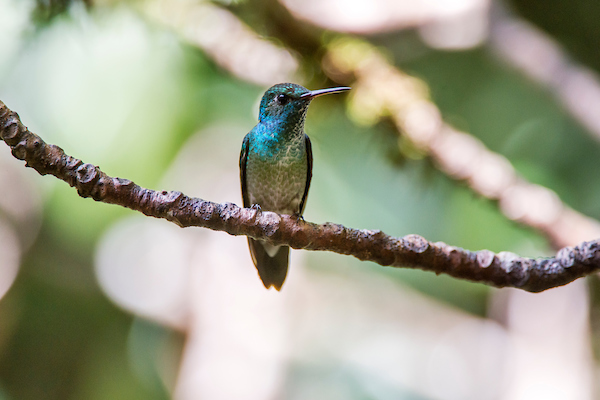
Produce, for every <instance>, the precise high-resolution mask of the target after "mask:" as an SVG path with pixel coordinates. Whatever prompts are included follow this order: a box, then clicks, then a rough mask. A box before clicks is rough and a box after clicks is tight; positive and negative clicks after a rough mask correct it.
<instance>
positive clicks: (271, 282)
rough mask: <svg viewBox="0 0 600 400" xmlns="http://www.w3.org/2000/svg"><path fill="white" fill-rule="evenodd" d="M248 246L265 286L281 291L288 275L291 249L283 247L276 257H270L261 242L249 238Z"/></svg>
mask: <svg viewBox="0 0 600 400" xmlns="http://www.w3.org/2000/svg"><path fill="white" fill-rule="evenodd" d="M248 246H249V247H250V254H251V255H252V261H254V265H255V266H256V269H257V270H258V276H260V279H261V280H262V283H263V285H265V287H266V288H267V289H269V288H270V287H271V286H273V287H275V289H277V290H278V291H279V290H281V286H282V285H283V282H284V281H285V277H286V275H287V270H288V260H289V254H290V248H289V247H287V246H281V247H280V248H279V251H278V252H277V253H276V254H275V255H274V257H270V256H269V254H268V253H267V251H266V250H265V248H264V247H263V245H262V244H261V243H260V242H259V241H256V240H254V239H250V238H248Z"/></svg>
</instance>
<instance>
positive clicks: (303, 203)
mask: <svg viewBox="0 0 600 400" xmlns="http://www.w3.org/2000/svg"><path fill="white" fill-rule="evenodd" d="M304 142H305V144H306V167H307V168H306V186H304V194H303V195H302V200H300V207H299V208H300V210H299V212H298V215H300V216H301V215H302V213H304V207H306V198H307V197H308V189H309V188H310V180H311V179H312V167H313V155H312V145H311V144H310V138H309V137H308V135H304Z"/></svg>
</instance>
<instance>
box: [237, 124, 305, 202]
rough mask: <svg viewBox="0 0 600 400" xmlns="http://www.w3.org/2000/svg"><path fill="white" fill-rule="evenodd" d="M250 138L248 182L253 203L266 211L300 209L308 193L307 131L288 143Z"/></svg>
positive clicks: (247, 164)
mask: <svg viewBox="0 0 600 400" xmlns="http://www.w3.org/2000/svg"><path fill="white" fill-rule="evenodd" d="M253 139H254V138H251V139H250V142H249V143H248V144H249V148H248V160H247V162H246V186H247V191H248V195H249V200H250V203H251V204H259V205H260V206H261V209H262V210H264V211H274V212H277V213H282V214H294V213H298V212H299V211H300V210H299V205H300V201H301V200H302V196H303V195H304V188H305V186H306V176H307V169H308V160H307V155H306V143H305V139H304V135H298V137H297V138H294V139H293V140H290V141H288V142H287V143H285V144H283V143H278V142H276V141H272V142H268V141H267V142H265V141H262V142H261V143H256V141H255V140H253Z"/></svg>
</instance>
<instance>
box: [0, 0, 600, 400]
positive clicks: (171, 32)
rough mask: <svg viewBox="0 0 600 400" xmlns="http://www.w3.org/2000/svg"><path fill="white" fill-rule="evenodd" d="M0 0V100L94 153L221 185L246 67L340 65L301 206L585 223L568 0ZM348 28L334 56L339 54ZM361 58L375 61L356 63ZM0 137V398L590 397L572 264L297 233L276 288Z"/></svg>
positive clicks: (499, 230)
mask: <svg viewBox="0 0 600 400" xmlns="http://www.w3.org/2000/svg"><path fill="white" fill-rule="evenodd" d="M0 9H1V10H2V12H1V13H0V36H1V37H2V38H3V44H2V50H3V51H2V52H1V53H0V98H2V99H3V100H4V101H6V102H7V103H8V104H10V105H11V107H14V109H16V110H19V113H20V114H21V116H22V117H23V119H24V120H25V121H28V125H29V127H30V128H31V129H32V130H33V131H38V132H44V138H45V139H47V140H48V141H50V142H53V143H60V144H61V146H62V147H64V148H65V150H66V152H67V153H70V154H77V155H78V156H81V157H82V159H85V160H86V161H88V162H90V163H93V164H94V165H101V166H102V170H103V171H106V172H107V173H109V174H112V175H114V174H116V173H118V174H120V175H122V176H127V177H128V178H131V179H133V180H134V181H136V182H138V183H139V184H140V185H142V186H144V187H161V188H167V189H177V190H182V191H185V192H186V193H189V194H190V195H198V194H202V195H203V196H206V197H207V198H211V199H213V200H215V201H219V202H223V201H232V199H236V198H238V197H237V196H239V189H238V176H237V175H238V172H237V155H238V154H239V146H240V143H241V138H242V137H243V135H244V134H245V133H246V132H247V131H248V130H249V129H250V128H251V127H252V126H253V125H254V123H255V119H256V117H255V115H256V108H257V105H256V104H257V101H258V98H259V97H260V95H261V94H262V92H263V91H264V89H265V87H266V86H269V85H270V84H272V83H277V82H279V81H283V80H293V81H296V82H298V83H302V84H304V85H305V86H308V87H311V88H318V87H325V86H328V85H330V84H332V83H333V82H330V81H329V80H330V79H333V80H335V81H339V82H340V83H341V82H342V81H344V82H345V81H346V80H349V81H352V80H356V82H355V83H353V86H356V87H357V88H358V89H360V90H356V91H355V95H354V97H353V98H352V99H351V101H350V102H349V103H348V104H347V105H346V106H345V107H344V105H342V104H340V103H339V101H340V99H323V101H322V102H321V103H320V104H319V107H315V108H314V109H312V110H311V111H310V114H309V117H308V121H307V129H308V133H309V134H310V135H311V138H312V141H313V148H314V155H315V176H314V178H313V185H312V188H311V196H310V201H309V202H308V206H307V210H306V218H307V220H313V221H324V220H333V221H336V222H340V223H343V224H344V225H347V226H357V227H378V228H380V229H382V230H384V231H386V232H388V233H390V234H392V235H394V236H402V235H403V234H406V233H409V232H410V233H416V234H419V235H421V236H424V237H427V238H431V239H433V240H436V241H438V240H439V241H445V242H447V243H452V244H455V245H457V246H460V247H463V248H470V249H481V248H488V249H490V250H492V251H496V252H497V251H501V250H508V251H511V252H513V253H518V254H523V255H525V256H529V257H539V256H544V255H546V256H548V255H550V254H552V253H553V250H552V249H553V248H556V247H561V246H565V245H570V244H574V243H579V242H581V241H584V240H592V239H597V237H598V235H597V234H596V233H595V232H597V229H598V228H597V225H598V223H597V222H596V221H597V220H598V219H599V218H600V206H599V203H598V201H597V199H598V196H599V194H600V183H597V179H596V171H598V169H599V168H600V165H598V164H600V158H598V157H597V154H598V142H597V137H598V136H597V131H598V128H597V126H598V123H597V121H596V119H597V117H596V116H595V113H594V110H595V108H597V107H596V106H595V105H596V103H598V101H597V99H596V97H599V96H598V95H597V92H598V89H597V87H598V84H597V82H598V70H599V65H600V64H599V63H598V60H597V58H598V55H597V51H596V48H597V45H596V44H597V43H598V40H600V38H599V37H598V32H600V30H599V29H598V19H597V18H596V15H597V13H596V12H595V11H597V9H598V4H597V3H596V2H594V1H592V0H577V1H575V2H545V3H540V2H536V1H530V0H512V1H490V0H454V1H435V0H433V1H427V2H425V1H424V2H414V1H391V0H376V1H373V0H354V1H352V2H348V1H343V0H327V1H322V0H314V1H312V0H311V1H307V0H302V1H301V0H282V1H275V0H252V1H250V0H246V1H226V0H223V1H219V2H216V1H215V2H206V1H199V0H198V1H195V0H178V1H170V2H163V1H158V0H146V1H143V0H136V1H124V0H122V1H119V0H95V1H92V2H84V1H70V2H68V1H55V0H51V1H48V0H39V1H37V2H36V1H33V0H31V1H29V0H20V1H18V0H0ZM349 35H352V36H353V39H356V38H357V37H359V38H360V39H361V40H360V41H355V40H351V41H349V40H348V36H349ZM360 43H362V44H360ZM365 43H368V44H365ZM353 47H354V48H355V49H359V50H360V51H358V50H356V51H355V50H353V53H354V54H359V57H358V64H348V61H352V57H350V56H348V55H344V54H345V53H344V51H342V49H343V48H345V49H351V48H353ZM361 49H362V50H361ZM361 52H362V53H361ZM340 54H341V55H343V57H341V59H340V58H339V57H338V55H340ZM361 54H362V55H366V56H368V57H365V58H366V59H365V60H364V62H367V61H368V62H371V64H370V67H369V68H373V72H374V74H373V76H370V75H371V74H370V72H371V70H370V69H364V70H362V73H358V72H361V71H360V69H359V68H355V67H358V66H359V65H360V63H361V62H363V61H361V60H360V59H361V57H362V56H360V55H361ZM372 56H373V58H371V57H372ZM336 57H337V58H336ZM340 60H341V61H342V62H341V63H340V62H339V61H340ZM354 60H355V61H356V59H354ZM369 60H370V61H369ZM373 60H375V62H373ZM344 65H346V66H348V65H349V66H350V67H351V68H350V70H351V71H350V72H351V73H347V72H348V71H347V70H346V72H344V69H343V68H340V67H341V66H342V67H343V66H344ZM378 71H379V72H381V73H382V74H383V75H381V76H383V78H382V77H381V76H380V75H379V72H378ZM375 72H377V73H375ZM352 75H354V76H352ZM382 79H385V80H389V85H386V87H383V86H381V80H382ZM386 82H387V81H386ZM400 83H402V85H400ZM359 94H360V95H359ZM382 117H383V118H382ZM166 133H167V134H166ZM7 149H8V148H4V150H2V149H0V165H2V166H3V167H2V168H1V169H0V235H1V237H2V240H0V243H1V244H0V246H2V247H1V248H0V274H1V276H2V279H1V281H2V282H4V286H2V287H0V294H5V295H4V297H3V298H2V300H1V301H0V322H1V325H0V326H2V329H0V398H2V397H7V398H13V397H14V398H36V399H37V398H40V397H44V398H50V399H52V398H56V399H64V398H92V399H94V398H111V399H114V398H132V397H141V398H146V399H154V398H156V399H159V398H169V397H171V396H174V397H176V398H181V399H186V398H190V399H195V398H199V397H204V398H211V399H217V398H223V399H224V398H240V397H244V398H246V399H252V398H256V399H265V398H281V397H286V398H292V399H293V398H306V397H320V398H333V399H335V398H344V399H363V398H382V399H385V398H390V399H391V398H393V399H398V398H406V399H417V398H418V399H469V398H473V399H481V398H500V399H511V400H512V399H536V398H540V399H559V398H569V399H592V398H594V394H595V393H597V388H596V387H595V386H596V384H595V382H596V381H597V379H595V378H596V376H597V371H598V367H597V365H598V362H597V360H596V358H597V349H598V348H599V347H598V343H600V341H599V340H598V339H599V338H600V335H599V334H598V332H600V330H599V329H598V321H600V319H599V318H598V310H599V309H600V308H599V307H598V304H599V303H600V302H599V301H598V296H597V293H598V283H597V279H596V278H594V277H591V278H590V279H588V280H586V281H583V280H578V281H576V282H573V283H572V284H570V285H567V286H565V287H562V288H558V289H552V290H549V291H547V292H544V293H541V294H536V295H533V294H527V293H524V292H522V291H516V290H510V289H502V290H495V289H488V288H487V287H485V286H484V285H478V284H474V283H468V282H463V281H458V280H453V279H450V278H447V277H444V276H439V277H435V276H433V275H432V274H423V273H421V272H419V271H411V270H405V269H401V270H398V269H382V268H372V269H369V268H365V264H364V263H360V262H358V261H354V260H352V259H351V258H348V257H336V256H334V255H329V254H327V253H313V252H296V253H295V254H293V259H292V267H291V271H290V274H291V275H290V277H289V280H288V284H287V286H286V290H285V291H284V292H283V293H280V295H279V296H274V295H273V294H272V293H270V292H266V291H264V290H262V288H261V287H259V285H254V283H256V282H255V281H256V276H255V273H254V270H253V269H252V268H251V263H250V260H249V257H248V254H247V249H246V248H245V245H244V243H243V239H240V240H238V238H231V237H229V236H226V235H218V234H213V233H211V232H208V231H206V232H204V231H205V230H180V229H177V228H176V227H171V226H170V225H169V224H164V223H161V221H157V220H152V219H147V218H146V219H144V218H141V219H138V218H135V217H133V216H131V215H130V214H128V213H127V212H125V211H122V210H118V208H116V207H105V206H103V205H101V204H97V203H92V202H85V201H81V200H80V199H79V198H78V197H77V196H76V195H75V193H74V191H73V190H69V188H67V187H66V185H55V184H54V183H52V182H48V181H52V180H48V179H38V178H39V177H33V176H31V175H33V174H24V173H23V169H22V168H12V167H11V165H14V160H12V158H11V157H10V155H9V152H8V151H7ZM133 149H135V151H133ZM207 149H210V150H207ZM140 165H143V167H142V168H140ZM207 170H209V171H219V173H218V174H216V173H212V174H211V173H205V171H207ZM532 204H535V205H536V206H535V207H531V206H530V205H532ZM514 221H517V222H519V223H520V224H515V223H514ZM199 231H201V232H199ZM588 235H591V237H588ZM223 249H227V250H226V251H224V250H223ZM17 271H18V274H17ZM13 282H14V283H13ZM11 284H12V287H11ZM9 287H10V290H9ZM107 299H110V300H111V301H112V303H111V302H108V301H107ZM231 382H235V383H236V384H235V385H232V384H231Z"/></svg>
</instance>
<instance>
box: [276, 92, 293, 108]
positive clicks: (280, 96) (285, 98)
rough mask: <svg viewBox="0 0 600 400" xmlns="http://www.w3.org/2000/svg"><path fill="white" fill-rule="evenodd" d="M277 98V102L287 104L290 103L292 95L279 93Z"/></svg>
mask: <svg viewBox="0 0 600 400" xmlns="http://www.w3.org/2000/svg"><path fill="white" fill-rule="evenodd" d="M275 100H276V101H277V103H279V104H281V105H282V106H284V105H286V104H287V103H289V101H290V100H291V98H290V96H288V95H285V94H283V93H282V94H278V95H277V97H276V98H275Z"/></svg>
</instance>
